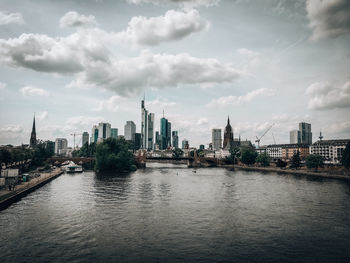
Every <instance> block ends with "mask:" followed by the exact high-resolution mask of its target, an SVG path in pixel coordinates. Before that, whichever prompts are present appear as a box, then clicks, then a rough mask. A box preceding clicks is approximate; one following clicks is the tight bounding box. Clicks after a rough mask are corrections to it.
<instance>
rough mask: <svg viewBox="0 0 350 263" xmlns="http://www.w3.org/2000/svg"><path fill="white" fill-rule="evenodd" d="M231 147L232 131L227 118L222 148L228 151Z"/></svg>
mask: <svg viewBox="0 0 350 263" xmlns="http://www.w3.org/2000/svg"><path fill="white" fill-rule="evenodd" d="M232 145H233V131H232V127H231V125H230V117H228V118H227V125H226V127H225V131H224V144H223V148H224V149H225V150H229V149H230V148H231V146H232Z"/></svg>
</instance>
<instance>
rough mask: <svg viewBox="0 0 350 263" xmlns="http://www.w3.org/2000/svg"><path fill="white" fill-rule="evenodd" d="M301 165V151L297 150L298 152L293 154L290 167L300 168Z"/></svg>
mask: <svg viewBox="0 0 350 263" xmlns="http://www.w3.org/2000/svg"><path fill="white" fill-rule="evenodd" d="M300 166H301V161H300V152H299V151H297V152H296V153H294V154H293V156H292V160H291V164H290V168H295V169H298V168H299V167H300Z"/></svg>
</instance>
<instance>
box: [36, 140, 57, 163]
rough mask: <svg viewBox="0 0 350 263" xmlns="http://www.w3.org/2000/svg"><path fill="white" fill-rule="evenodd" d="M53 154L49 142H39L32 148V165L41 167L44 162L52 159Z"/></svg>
mask: <svg viewBox="0 0 350 263" xmlns="http://www.w3.org/2000/svg"><path fill="white" fill-rule="evenodd" d="M53 154H54V150H53V149H52V143H51V142H50V141H45V142H44V141H39V140H38V142H37V144H36V145H35V146H34V147H33V157H32V165H33V166H40V165H43V164H44V162H45V161H46V160H47V159H48V158H50V157H52V156H53Z"/></svg>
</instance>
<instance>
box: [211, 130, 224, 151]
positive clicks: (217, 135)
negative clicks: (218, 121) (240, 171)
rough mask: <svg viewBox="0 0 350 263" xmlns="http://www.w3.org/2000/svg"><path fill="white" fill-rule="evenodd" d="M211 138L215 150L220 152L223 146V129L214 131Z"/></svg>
mask: <svg viewBox="0 0 350 263" xmlns="http://www.w3.org/2000/svg"><path fill="white" fill-rule="evenodd" d="M211 138H212V148H213V150H220V149H221V145H222V139H221V129H212V131H211Z"/></svg>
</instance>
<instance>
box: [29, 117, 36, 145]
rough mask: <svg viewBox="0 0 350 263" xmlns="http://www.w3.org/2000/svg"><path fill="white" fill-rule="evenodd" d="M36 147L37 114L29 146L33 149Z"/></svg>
mask: <svg viewBox="0 0 350 263" xmlns="http://www.w3.org/2000/svg"><path fill="white" fill-rule="evenodd" d="M35 145H36V131H35V114H34V119H33V128H32V133H31V135H30V142H29V146H30V147H33V146H35Z"/></svg>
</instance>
